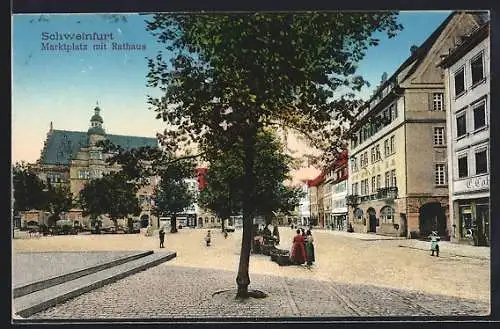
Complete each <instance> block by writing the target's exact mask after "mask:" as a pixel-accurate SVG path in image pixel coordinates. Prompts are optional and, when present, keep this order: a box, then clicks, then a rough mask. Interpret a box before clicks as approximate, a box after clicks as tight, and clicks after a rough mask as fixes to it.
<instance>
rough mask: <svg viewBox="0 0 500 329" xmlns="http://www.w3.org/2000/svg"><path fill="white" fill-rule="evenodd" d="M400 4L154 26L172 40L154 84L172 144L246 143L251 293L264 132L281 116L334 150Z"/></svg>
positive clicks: (243, 257) (245, 281)
mask: <svg viewBox="0 0 500 329" xmlns="http://www.w3.org/2000/svg"><path fill="white" fill-rule="evenodd" d="M400 29H401V25H399V24H398V23H397V14H395V13H391V12H377V13H370V12H363V13H354V12H336V13H319V12H308V13H279V14H275V13H273V14H269V13H255V14H253V13H252V14H250V13H249V14H217V15H207V14H184V15H182V14H181V15H179V14H156V15H154V16H153V17H152V19H150V20H149V21H147V30H148V31H150V32H151V33H152V34H153V35H154V36H156V37H157V40H158V42H160V43H162V44H164V45H165V48H166V50H167V53H168V55H167V56H169V57H170V59H171V60H170V63H167V62H166V59H165V57H164V55H163V53H162V52H160V53H159V54H158V55H157V56H156V57H155V58H151V59H149V60H148V66H149V73H148V76H147V78H148V85H149V86H150V87H153V88H159V89H160V90H161V91H162V95H161V97H158V98H155V97H150V98H149V101H148V102H149V103H150V105H151V107H152V108H153V109H154V110H155V111H156V112H157V118H159V119H162V120H164V121H166V122H167V123H168V129H167V130H166V131H165V133H164V134H163V135H161V136H159V137H160V138H161V140H162V143H163V146H164V147H166V148H168V149H169V150H171V151H176V150H178V149H179V148H182V147H183V146H184V145H185V144H186V143H189V142H190V141H194V142H196V143H197V145H199V146H200V147H201V148H203V149H204V151H205V155H206V156H207V157H208V159H210V158H211V159H213V158H214V157H212V156H210V153H211V152H212V153H215V151H214V150H223V151H226V150H229V149H231V146H232V145H233V144H234V143H235V142H236V141H238V140H241V142H242V144H243V148H242V151H243V154H244V156H243V168H244V173H245V175H244V183H243V186H244V188H245V196H246V198H245V199H244V200H243V205H242V208H243V239H242V245H241V253H240V262H239V267H238V275H237V277H236V282H237V285H238V292H237V296H238V297H248V296H249V293H248V285H249V284H250V277H249V274H248V264H249V257H250V248H251V237H252V232H251V228H252V227H251V226H252V218H253V216H254V214H255V212H256V210H257V209H256V208H255V205H256V183H257V181H256V177H255V175H254V164H255V157H256V152H255V145H256V135H257V132H258V131H259V130H260V128H261V127H263V126H270V125H281V126H284V127H289V128H292V129H296V130H297V131H299V132H301V133H302V134H304V135H306V136H307V137H308V138H309V139H310V140H311V143H312V145H313V146H315V147H317V148H320V149H322V150H324V151H325V154H332V155H333V156H335V155H336V154H337V153H338V152H339V151H338V148H337V146H338V144H339V143H340V142H341V136H339V135H338V133H337V131H339V130H335V129H334V128H335V125H334V124H333V123H334V120H351V119H352V118H353V115H354V113H355V110H356V109H357V108H358V107H359V105H360V104H361V100H359V99H356V97H355V95H354V93H353V91H357V90H360V89H361V88H362V86H364V85H366V83H365V81H364V79H363V78H362V77H361V76H356V75H355V73H356V63H357V62H359V60H361V59H362V58H363V57H364V54H365V51H366V49H367V48H368V47H369V46H374V45H376V44H378V42H379V40H378V39H377V38H376V37H374V36H373V35H374V33H375V32H386V33H387V34H388V36H389V37H392V36H394V35H396V33H397V32H398V30H400Z"/></svg>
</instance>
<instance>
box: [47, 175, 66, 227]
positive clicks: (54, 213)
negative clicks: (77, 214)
mask: <svg viewBox="0 0 500 329" xmlns="http://www.w3.org/2000/svg"><path fill="white" fill-rule="evenodd" d="M45 195H46V197H45V205H44V210H47V211H48V212H50V217H49V226H53V225H55V224H56V222H57V221H58V220H59V219H61V213H63V212H66V211H68V210H70V209H71V208H72V206H73V195H72V194H71V191H70V189H69V186H68V185H59V184H57V185H52V184H48V188H47V191H46V192H45Z"/></svg>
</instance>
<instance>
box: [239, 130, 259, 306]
mask: <svg viewBox="0 0 500 329" xmlns="http://www.w3.org/2000/svg"><path fill="white" fill-rule="evenodd" d="M256 134H257V129H256V126H255V125H254V126H250V127H249V128H248V129H247V132H246V134H245V136H244V168H245V185H244V187H243V189H244V192H245V193H244V195H246V196H247V197H246V198H245V199H244V200H243V238H242V240H241V253H240V263H239V266H238V275H237V277H236V283H237V284H238V292H237V294H236V297H238V298H247V297H248V286H249V285H250V277H249V275H248V265H249V262H250V250H251V248H252V224H253V206H254V205H253V204H254V202H253V199H254V194H255V177H254V173H253V166H254V160H255V137H256Z"/></svg>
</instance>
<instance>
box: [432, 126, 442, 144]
mask: <svg viewBox="0 0 500 329" xmlns="http://www.w3.org/2000/svg"><path fill="white" fill-rule="evenodd" d="M434 145H444V128H443V127H435V128H434Z"/></svg>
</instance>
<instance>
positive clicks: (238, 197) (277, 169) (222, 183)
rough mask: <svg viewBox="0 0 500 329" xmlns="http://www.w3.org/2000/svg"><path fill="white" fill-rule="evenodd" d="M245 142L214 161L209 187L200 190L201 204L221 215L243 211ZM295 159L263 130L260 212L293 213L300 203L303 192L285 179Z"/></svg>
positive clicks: (258, 167) (258, 162) (258, 156)
mask: <svg viewBox="0 0 500 329" xmlns="http://www.w3.org/2000/svg"><path fill="white" fill-rule="evenodd" d="M243 157H244V154H243V146H242V142H241V141H239V142H238V143H235V144H234V146H233V148H232V149H231V150H229V151H226V152H220V154H219V155H218V156H217V157H216V158H215V159H214V160H213V161H212V162H211V163H210V166H209V168H208V172H207V187H206V188H204V189H203V190H202V191H201V192H200V196H199V199H198V201H199V204H200V205H201V206H203V207H206V208H208V209H211V210H212V211H214V212H215V213H216V214H217V215H218V216H219V217H220V218H228V217H229V216H231V215H234V214H239V213H241V212H242V209H243V200H244V198H245V197H246V196H245V189H244V186H243V183H244V175H245V171H244V167H243ZM290 162H291V158H290V157H289V156H288V155H286V154H285V153H284V152H283V146H282V145H281V143H280V142H279V141H278V139H277V137H276V135H275V134H274V133H273V132H271V131H260V132H259V134H258V135H257V139H256V150H255V165H254V176H255V178H256V181H257V184H256V198H255V206H256V207H255V213H256V215H261V216H268V215H270V214H271V213H272V212H273V211H276V212H277V211H280V212H283V213H289V212H291V211H293V210H294V208H295V207H296V206H297V205H298V204H299V200H300V197H301V196H302V194H301V193H300V192H299V190H298V189H297V188H293V187H289V186H286V185H285V184H284V182H285V181H286V180H287V179H289V178H290V177H289V172H290Z"/></svg>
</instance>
